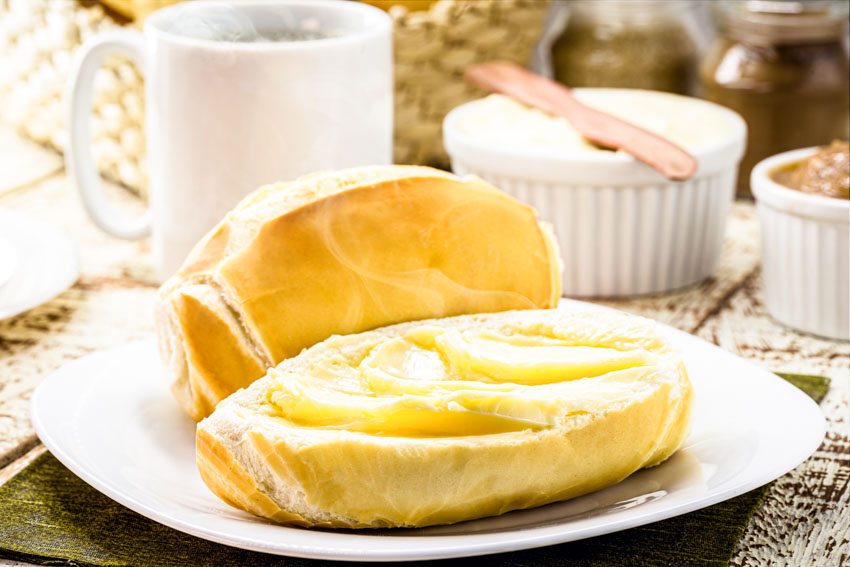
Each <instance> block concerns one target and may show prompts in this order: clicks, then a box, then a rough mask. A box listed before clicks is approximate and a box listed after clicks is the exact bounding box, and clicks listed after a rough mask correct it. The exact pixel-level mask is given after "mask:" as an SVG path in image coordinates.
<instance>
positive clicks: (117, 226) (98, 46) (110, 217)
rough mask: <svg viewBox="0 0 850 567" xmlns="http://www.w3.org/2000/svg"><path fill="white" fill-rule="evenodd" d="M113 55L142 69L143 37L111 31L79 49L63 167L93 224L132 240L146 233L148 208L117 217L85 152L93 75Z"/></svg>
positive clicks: (71, 79) (69, 93)
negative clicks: (73, 183) (124, 57)
mask: <svg viewBox="0 0 850 567" xmlns="http://www.w3.org/2000/svg"><path fill="white" fill-rule="evenodd" d="M113 54H120V55H124V56H126V57H129V58H130V59H131V60H132V61H133V62H134V63H135V64H136V65H137V66H138V68H139V69H144V61H145V41H144V36H143V35H142V34H141V33H140V32H137V31H131V30H113V31H109V32H104V33H100V34H98V35H97V36H95V37H94V38H92V39H91V40H89V41H87V42H86V43H85V45H83V47H82V48H80V50H79V52H78V53H77V55H76V57H75V59H74V63H73V66H72V68H71V74H70V77H69V80H68V90H67V93H66V96H67V99H68V101H69V105H68V138H69V143H68V147H67V149H66V151H65V167H66V168H67V169H68V172H69V173H70V175H71V178H72V179H73V180H74V181H75V183H76V185H77V188H78V190H79V192H80V198H81V199H82V201H83V205H84V206H85V208H86V210H87V211H88V213H89V215H90V216H91V218H92V220H94V222H95V224H96V225H97V226H99V227H100V228H101V229H103V230H104V231H105V232H108V233H109V234H111V235H113V236H117V237H119V238H126V239H135V238H142V237H144V236H147V235H148V234H149V233H150V230H151V211H150V208H148V210H147V211H145V213H144V214H142V215H141V216H140V217H138V218H134V219H128V218H121V217H120V216H119V215H117V214H116V213H115V211H114V210H113V208H112V207H111V206H109V203H108V202H107V201H106V198H105V197H104V194H103V187H102V186H101V183H100V175H99V174H98V171H97V169H96V168H95V164H94V159H93V158H92V154H91V149H90V148H89V143H90V142H89V140H90V137H89V115H90V114H91V107H92V93H93V91H94V76H95V72H96V71H97V70H98V68H100V66H101V65H102V64H103V61H104V59H106V58H107V57H108V56H109V55H113Z"/></svg>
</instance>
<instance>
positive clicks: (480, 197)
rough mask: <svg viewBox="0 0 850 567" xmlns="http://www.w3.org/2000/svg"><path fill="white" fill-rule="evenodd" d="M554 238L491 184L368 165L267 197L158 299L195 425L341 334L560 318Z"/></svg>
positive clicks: (204, 249)
mask: <svg viewBox="0 0 850 567" xmlns="http://www.w3.org/2000/svg"><path fill="white" fill-rule="evenodd" d="M560 270H561V268H560V261H559V258H558V253H557V249H556V244H555V240H554V237H553V236H552V234H551V231H550V230H549V229H548V228H547V227H545V226H541V225H540V224H539V223H538V221H537V219H536V217H535V212H534V210H533V209H532V208H530V207H528V206H526V205H523V204H521V203H520V202H519V201H516V200H515V199H512V198H510V197H508V196H507V195H505V194H503V193H501V192H500V191H498V190H497V189H495V188H494V187H492V186H490V185H488V184H486V183H484V182H483V181H481V180H480V179H477V178H473V177H467V178H464V179H459V178H458V177H456V176H454V175H452V174H450V173H446V172H443V171H439V170H436V169H431V168H426V167H414V166H382V167H364V168H356V169H351V170H346V171H341V172H334V173H322V174H316V175H311V176H306V177H302V178H300V179H298V180H296V181H294V182H291V183H286V184H277V185H270V186H267V187H263V188H261V189H259V190H258V191H256V192H255V193H253V194H251V195H250V196H248V197H247V198H245V199H244V200H243V201H242V203H240V204H239V205H238V206H237V207H236V208H235V209H234V210H233V211H232V212H231V213H230V214H228V215H227V217H226V218H225V219H224V220H223V221H222V222H221V223H220V224H219V225H218V226H217V227H216V228H215V229H214V230H212V231H211V232H210V233H209V234H208V235H207V236H206V237H205V238H204V239H203V240H202V241H201V242H200V243H199V244H198V245H197V246H196V247H195V249H194V250H193V251H192V253H191V254H190V255H189V257H188V258H187V260H186V262H185V264H184V266H183V267H182V268H181V270H180V271H179V272H178V273H177V274H176V275H175V276H174V277H172V278H171V279H169V280H168V281H167V282H166V283H165V284H164V285H163V286H162V287H161V288H160V291H159V293H158V296H157V301H156V320H157V323H156V326H157V331H158V336H159V346H160V351H161V353H162V357H163V359H164V361H165V362H166V366H167V368H168V372H169V374H170V376H171V379H172V391H173V392H174V394H175V396H176V398H177V400H178V401H179V403H180V405H181V406H182V407H183V409H184V410H185V411H186V412H187V413H188V414H189V415H191V416H192V417H193V418H194V419H196V420H197V419H201V418H203V417H204V416H206V415H208V414H209V413H210V412H211V411H212V410H213V408H214V407H215V405H216V404H217V403H218V402H219V401H220V400H222V399H223V398H225V397H226V396H228V395H229V394H231V393H232V392H234V391H236V390H237V389H239V388H240V387H244V386H247V385H249V384H250V383H251V382H253V381H254V380H256V379H258V378H260V377H261V376H262V375H263V374H264V373H265V371H266V369H268V368H269V367H271V366H274V365H275V364H277V363H278V362H280V361H281V360H283V359H285V358H287V357H291V356H294V355H296V354H298V353H299V352H300V351H301V350H302V349H304V348H305V347H308V346H310V345H312V344H315V343H317V342H319V341H322V340H324V339H326V338H327V337H329V336H331V335H333V334H347V333H356V332H360V331H364V330H367V329H373V328H376V327H381V326H384V325H389V324H392V323H398V322H402V321H410V320H415V319H424V318H429V317H444V316H451V315H459V314H464V313H480V312H493V311H504V310H509V309H534V308H545V307H552V306H555V305H556V304H557V301H558V298H559V297H560V294H561V280H560Z"/></svg>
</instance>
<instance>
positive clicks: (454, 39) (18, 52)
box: [0, 0, 548, 196]
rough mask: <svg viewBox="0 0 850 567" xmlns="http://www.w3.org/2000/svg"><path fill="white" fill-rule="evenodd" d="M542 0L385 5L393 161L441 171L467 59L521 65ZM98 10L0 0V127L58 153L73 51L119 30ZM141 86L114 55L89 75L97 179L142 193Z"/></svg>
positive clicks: (41, 0)
mask: <svg viewBox="0 0 850 567" xmlns="http://www.w3.org/2000/svg"><path fill="white" fill-rule="evenodd" d="M547 3H548V2H546V1H541V0H439V1H438V2H436V3H435V4H434V5H432V6H431V8H430V10H428V11H409V10H407V9H406V8H405V7H404V6H403V5H396V6H393V7H392V8H391V9H390V11H389V14H390V16H391V17H392V19H393V22H394V44H395V46H394V47H395V85H396V86H395V96H396V98H395V155H394V158H395V161H396V162H397V163H418V164H428V165H434V166H438V167H446V166H447V165H448V158H447V157H446V155H445V152H444V151H443V147H442V141H441V135H440V125H441V123H442V120H443V117H444V116H445V115H446V113H447V112H448V111H449V110H451V109H452V108H454V107H455V106H457V105H458V104H461V103H463V102H466V101H468V100H471V99H473V98H476V97H479V96H481V92H480V91H476V90H475V89H473V88H471V87H468V86H467V85H465V84H464V82H463V79H462V75H463V70H464V69H465V68H466V67H467V66H468V65H470V64H471V63H475V62H482V61H489V60H493V59H505V60H509V61H514V62H517V63H522V64H525V63H527V62H528V60H529V58H530V55H531V51H532V49H533V46H534V44H535V42H536V41H537V38H538V36H539V35H540V31H541V27H542V23H543V17H544V13H545V10H546V6H547ZM119 26H120V24H119V23H118V22H117V21H116V20H114V19H113V18H112V17H110V16H109V15H108V14H107V13H106V12H105V11H104V10H103V8H102V7H101V6H100V5H97V4H95V5H82V4H79V3H77V2H71V1H56V0H0V61H2V62H3V64H2V65H0V122H3V123H6V124H8V125H11V126H12V127H14V128H15V129H16V130H17V131H18V132H20V133H21V134H23V135H24V136H26V137H28V138H30V139H32V140H35V141H36V142H39V143H42V144H45V145H47V146H50V147H52V148H55V149H56V150H58V151H60V152H61V151H64V149H65V147H66V145H67V143H68V141H67V140H68V137H67V132H66V131H65V105H64V101H63V95H64V88H65V81H66V79H67V75H68V72H69V69H70V64H71V59H72V57H73V53H74V51H75V50H76V49H77V48H78V47H79V46H80V45H81V44H82V43H83V42H84V41H85V40H86V39H88V38H89V37H91V36H92V35H94V34H96V33H98V32H101V31H104V30H108V29H111V28H116V27H119ZM143 89H144V84H143V79H142V77H141V75H140V74H139V72H138V71H137V69H136V68H135V67H134V66H133V64H132V63H131V62H130V61H128V60H125V59H122V58H119V57H115V58H112V59H110V60H107V62H106V64H105V65H104V66H103V67H102V68H101V69H100V70H99V71H98V72H97V75H96V78H95V88H94V108H93V109H92V138H93V139H92V143H93V148H94V149H93V151H94V155H95V161H96V163H97V165H98V167H99V168H100V170H101V172H102V174H103V175H104V176H105V177H106V178H108V179H111V180H113V181H117V182H119V183H122V184H123V185H125V186H127V187H129V188H130V189H132V190H134V191H135V192H136V193H139V194H141V195H142V196H146V194H147V170H146V159H145V137H144V128H143V127H142V125H143V124H144V96H143Z"/></svg>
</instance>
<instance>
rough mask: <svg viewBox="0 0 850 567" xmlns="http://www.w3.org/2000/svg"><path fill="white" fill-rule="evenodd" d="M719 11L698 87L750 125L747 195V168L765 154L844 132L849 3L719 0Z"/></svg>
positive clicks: (742, 184)
mask: <svg viewBox="0 0 850 567" xmlns="http://www.w3.org/2000/svg"><path fill="white" fill-rule="evenodd" d="M717 13H718V17H719V19H720V23H721V27H722V28H723V34H722V36H721V37H720V38H718V40H717V43H716V44H715V46H714V47H713V48H712V50H711V51H710V52H709V54H708V56H707V57H706V59H705V61H704V62H703V65H702V66H701V69H700V79H701V85H702V89H703V94H704V96H705V97H706V98H707V99H708V100H711V101H713V102H717V103H719V104H722V105H724V106H727V107H729V108H731V109H733V110H736V111H737V112H738V113H740V114H741V115H742V116H743V117H744V120H746V122H747V126H748V128H749V135H748V144H747V152H746V154H745V155H744V159H743V160H742V162H741V170H740V173H739V175H738V195H739V196H749V195H750V189H749V179H750V171H751V170H752V168H753V166H754V165H755V164H756V163H758V162H759V161H761V160H762V159H764V158H766V157H768V156H771V155H774V154H778V153H781V152H784V151H787V150H791V149H795V148H801V147H807V146H815V145H821V144H826V143H828V142H829V141H830V140H832V139H834V138H847V137H848V131H850V110H848V108H850V71H848V66H850V63H848V56H847V51H846V49H845V46H844V44H843V42H842V37H843V35H844V34H845V33H846V29H847V13H848V10H847V3H846V2H843V1H840V2H833V1H818V0H810V1H808V2H798V1H777V0H749V1H738V2H720V3H718V4H717Z"/></svg>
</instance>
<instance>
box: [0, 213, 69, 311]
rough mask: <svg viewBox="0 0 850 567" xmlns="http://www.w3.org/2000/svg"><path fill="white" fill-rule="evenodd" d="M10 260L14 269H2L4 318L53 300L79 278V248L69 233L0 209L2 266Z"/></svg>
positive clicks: (0, 306)
mask: <svg viewBox="0 0 850 567" xmlns="http://www.w3.org/2000/svg"><path fill="white" fill-rule="evenodd" d="M4 242H5V243H6V245H5V247H4V244H3V243H4ZM10 257H11V258H13V260H11V261H13V262H14V264H15V265H14V267H13V268H12V269H9V270H4V267H3V266H0V319H6V318H8V317H12V316H13V315H17V314H19V313H23V312H24V311H27V310H29V309H32V308H33V307H36V306H38V305H41V304H42V303H44V302H45V301H48V300H50V299H53V298H54V297H55V296H57V295H58V294H60V293H62V292H63V291H65V290H66V289H68V288H69V287H71V285H73V283H74V282H75V281H76V280H77V276H78V275H79V272H78V270H77V248H76V246H74V243H73V242H72V241H71V240H70V239H69V238H68V237H67V236H65V234H63V233H62V232H61V231H60V230H59V229H57V228H56V227H54V226H52V225H50V224H48V223H46V222H43V221H40V220H38V219H35V218H33V217H30V216H29V215H25V214H22V213H18V212H15V211H10V210H8V209H0V264H2V263H3V262H5V261H6V258H10ZM4 274H6V275H7V279H6V281H5V283H3V282H2V279H3V275H4Z"/></svg>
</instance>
